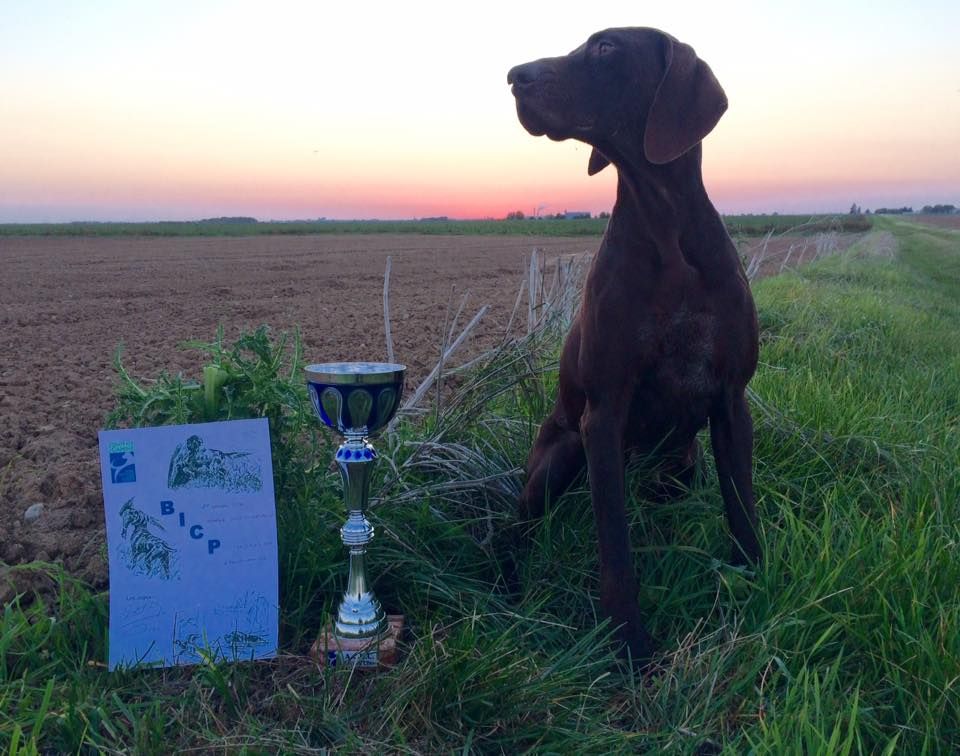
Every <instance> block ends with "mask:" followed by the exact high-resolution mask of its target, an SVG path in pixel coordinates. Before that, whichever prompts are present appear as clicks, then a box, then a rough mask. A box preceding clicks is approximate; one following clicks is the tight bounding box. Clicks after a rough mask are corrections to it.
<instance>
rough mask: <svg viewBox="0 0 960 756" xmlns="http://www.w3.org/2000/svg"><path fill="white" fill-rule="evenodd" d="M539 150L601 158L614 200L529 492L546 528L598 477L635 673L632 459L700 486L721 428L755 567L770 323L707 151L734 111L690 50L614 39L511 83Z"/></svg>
mask: <svg viewBox="0 0 960 756" xmlns="http://www.w3.org/2000/svg"><path fill="white" fill-rule="evenodd" d="M507 82H508V84H511V85H512V87H513V90H512V91H513V94H514V96H515V97H516V104H517V115H518V117H519V119H520V123H521V124H522V125H523V126H524V128H525V129H526V130H527V131H528V132H530V133H531V134H533V135H534V136H542V135H544V134H545V135H546V136H548V137H549V138H550V139H553V140H556V141H560V140H564V139H578V140H580V141H582V142H585V143H586V144H588V145H590V146H592V147H593V150H592V152H591V154H590V162H589V166H588V169H587V172H588V173H589V174H590V175H593V174H595V173H597V172H598V171H600V170H602V169H603V168H604V167H606V166H607V165H609V164H611V163H612V164H613V165H614V166H615V167H616V169H617V173H618V183H617V198H616V204H615V206H614V209H613V213H612V215H611V217H610V221H609V224H608V225H607V230H606V233H605V234H604V237H603V241H602V242H601V244H600V250H599V251H598V252H597V255H596V257H595V258H594V261H593V264H592V266H591V269H590V272H589V274H588V276H587V279H586V283H585V286H584V292H583V302H582V305H581V308H580V311H579V315H578V317H577V319H576V321H575V322H574V324H573V326H572V327H571V329H570V333H569V334H568V336H567V338H566V342H565V343H564V347H563V352H562V355H561V358H560V386H559V396H558V398H557V402H556V407H555V408H554V410H553V412H552V414H551V415H550V416H549V417H548V418H547V420H546V421H545V422H544V424H543V426H542V427H541V428H540V432H539V435H538V437H537V440H536V443H535V445H534V447H533V450H532V451H531V453H530V458H529V460H528V462H527V482H526V486H525V488H524V490H523V493H522V494H521V501H520V504H521V507H522V509H523V510H524V513H525V514H526V516H528V517H530V518H536V517H539V516H541V515H542V514H543V511H544V505H545V500H546V499H547V498H552V497H556V496H557V495H559V494H560V493H562V492H563V491H564V490H565V489H566V488H567V487H568V486H569V485H570V483H571V482H572V481H573V480H574V478H575V477H576V476H577V474H578V473H579V472H580V471H581V470H582V469H583V467H584V465H585V464H586V466H587V468H588V475H589V481H590V492H591V496H592V500H593V510H594V516H595V518H596V524H597V537H598V539H599V552H600V603H601V608H602V610H603V611H604V613H605V614H606V615H607V616H609V617H610V618H611V619H612V621H613V623H614V625H615V626H616V627H617V628H618V633H619V636H620V638H621V639H622V641H623V642H624V643H625V644H626V648H627V649H629V652H630V654H631V655H632V657H633V659H634V660H635V661H643V660H647V659H649V657H650V654H651V651H652V643H651V639H650V636H649V634H648V632H647V630H646V628H645V627H644V623H643V622H642V620H641V617H640V609H639V605H638V603H637V580H636V575H635V574H634V568H633V559H632V554H631V549H630V538H629V533H628V528H627V516H626V509H625V504H624V455H625V453H626V452H627V451H630V450H637V451H639V452H640V453H643V454H656V455H657V457H659V458H660V459H661V460H662V461H661V466H660V474H661V475H662V476H663V477H664V478H665V479H669V480H672V481H676V482H679V483H680V484H683V485H687V484H688V483H689V482H690V480H691V479H692V477H693V474H694V472H695V469H696V466H697V460H698V458H699V455H700V448H699V445H698V442H697V432H698V431H699V430H700V429H702V428H703V427H704V426H706V425H707V423H708V421H709V425H710V439H711V445H712V447H713V454H714V457H715V460H716V466H717V473H718V477H719V482H720V489H721V492H722V494H723V500H724V503H725V507H726V514H727V518H728V520H729V523H730V529H731V531H732V534H733V538H734V548H733V561H734V562H735V563H737V564H745V563H757V562H759V560H760V557H761V553H760V544H759V542H758V539H757V524H756V512H755V509H754V499H753V487H752V486H753V483H752V472H751V463H752V454H753V423H752V420H751V418H750V410H749V407H748V405H747V402H746V399H745V396H744V392H745V389H746V386H747V382H748V381H749V380H750V378H751V376H752V375H753V373H754V370H755V369H756V364H757V350H758V345H757V315H756V309H755V307H754V303H753V298H752V296H751V294H750V288H749V285H748V283H747V279H746V276H745V275H744V272H743V267H742V265H741V263H740V258H739V257H738V255H737V250H736V248H735V247H734V245H733V242H732V241H731V240H730V237H729V235H728V234H727V231H726V228H725V227H724V224H723V220H722V219H721V218H720V216H719V214H718V213H717V211H716V209H714V207H713V205H712V204H711V202H710V199H709V198H708V197H707V193H706V191H705V190H704V187H703V179H702V176H701V170H700V161H701V145H700V142H701V140H702V139H703V138H704V137H705V136H706V135H707V134H709V133H710V131H711V130H712V129H713V128H714V126H715V125H716V124H717V121H719V119H720V116H721V115H723V113H724V111H725V110H726V108H727V99H726V95H725V94H724V92H723V89H721V87H720V84H719V83H718V82H717V80H716V78H715V77H714V75H713V72H712V71H711V70H710V68H709V66H708V65H707V64H706V63H704V62H703V61H702V60H700V59H699V58H698V57H697V55H696V53H695V52H694V51H693V49H692V48H691V47H690V46H688V45H685V44H683V43H681V42H679V41H677V40H676V39H674V38H673V37H671V36H670V35H669V34H665V33H664V32H662V31H658V30H656V29H649V28H627V29H608V30H606V31H601V32H598V33H596V34H594V35H592V36H591V37H590V38H589V39H588V40H587V41H586V43H585V44H583V45H581V46H580V47H578V48H577V49H576V50H574V51H573V52H571V53H570V54H569V55H565V56H562V57H558V58H543V59H540V60H536V61H533V62H531V63H525V64H523V65H519V66H516V67H515V68H513V69H511V71H510V72H509V74H508V75H507Z"/></svg>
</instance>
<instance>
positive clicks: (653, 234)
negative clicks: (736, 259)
mask: <svg viewBox="0 0 960 756" xmlns="http://www.w3.org/2000/svg"><path fill="white" fill-rule="evenodd" d="M610 153H613V154H608V157H610V159H611V162H612V163H613V165H614V166H615V167H616V169H617V175H618V178H617V200H616V204H615V205H614V208H613V213H612V214H611V216H610V223H609V225H608V227H607V234H606V237H607V244H608V245H615V246H616V247H623V248H627V249H633V248H635V247H637V246H642V247H644V248H652V249H655V250H656V252H657V260H655V261H653V262H654V263H655V264H656V265H657V267H660V268H676V267H683V266H689V267H693V268H697V269H700V268H701V267H702V265H703V263H704V259H703V252H704V250H702V248H701V245H699V244H698V243H697V239H696V238H688V237H687V235H688V234H690V233H693V234H694V235H696V230H697V229H703V228H704V226H705V225H714V224H715V223H717V222H720V223H722V221H720V220H719V215H718V214H717V211H716V209H715V208H714V207H713V204H712V203H711V202H710V198H709V197H708V196H707V193H706V190H705V189H704V187H703V176H702V173H701V167H700V165H701V154H702V150H701V146H700V145H696V146H695V147H693V148H692V149H691V150H689V151H688V152H687V153H686V154H684V155H682V156H681V157H679V158H677V159H676V160H673V161H671V162H670V163H666V164H664V165H654V164H653V163H651V162H649V161H648V160H646V158H643V157H633V159H630V158H625V157H622V156H619V155H617V154H616V153H615V152H614V151H613V150H610ZM604 154H607V152H606V151H604ZM691 230H692V231H691ZM644 241H646V242H652V243H653V244H652V247H651V245H650V244H644V243H643V242H644Z"/></svg>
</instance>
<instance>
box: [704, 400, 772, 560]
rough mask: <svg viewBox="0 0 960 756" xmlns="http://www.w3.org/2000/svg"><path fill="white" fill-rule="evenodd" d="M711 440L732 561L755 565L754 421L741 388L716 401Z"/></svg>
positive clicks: (757, 548) (757, 549) (757, 545)
mask: <svg viewBox="0 0 960 756" xmlns="http://www.w3.org/2000/svg"><path fill="white" fill-rule="evenodd" d="M710 441H711V443H712V444H713V456H714V458H715V459H716V461H717V477H718V478H719V479H720V492H721V493H722V494H723V503H724V505H725V506H726V510H727V520H728V521H729V522H730V530H731V532H732V533H733V538H734V545H733V563H734V564H747V563H750V564H757V563H759V561H760V558H761V553H760V541H759V539H758V538H757V512H756V508H755V507H754V503H753V471H752V469H751V465H752V460H753V420H752V418H751V417H750V408H749V406H748V405H747V399H746V397H745V396H744V393H743V391H739V392H735V393H732V394H728V395H727V396H725V397H724V398H723V399H721V401H720V402H718V404H717V407H716V408H715V410H714V411H713V413H712V414H711V415H710Z"/></svg>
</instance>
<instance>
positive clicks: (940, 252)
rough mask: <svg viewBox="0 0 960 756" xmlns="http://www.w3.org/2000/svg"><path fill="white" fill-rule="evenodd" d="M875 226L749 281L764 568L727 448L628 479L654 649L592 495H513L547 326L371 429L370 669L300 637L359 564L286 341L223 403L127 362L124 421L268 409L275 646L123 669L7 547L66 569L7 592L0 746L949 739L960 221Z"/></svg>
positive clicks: (78, 608)
mask: <svg viewBox="0 0 960 756" xmlns="http://www.w3.org/2000/svg"><path fill="white" fill-rule="evenodd" d="M878 227H879V229H880V230H891V231H892V232H893V233H894V234H895V235H896V238H897V240H898V242H899V245H900V250H899V255H898V256H897V257H896V258H895V259H881V258H878V257H871V256H870V254H869V253H868V251H867V250H868V249H869V248H868V246H867V245H866V244H864V245H863V246H861V247H854V248H851V249H850V250H848V251H847V252H845V253H844V254H843V255H842V256H838V257H834V258H829V259H821V260H819V261H817V262H816V263H814V264H813V265H809V266H806V267H804V268H802V269H800V270H799V271H796V272H791V273H787V274H785V275H782V276H779V277H777V278H773V279H768V280H766V281H762V282H760V283H759V284H757V286H756V297H757V303H758V307H759V311H760V318H761V325H762V353H761V366H760V368H759V370H758V373H757V376H756V378H755V379H754V381H753V383H752V384H751V385H752V394H753V395H752V402H753V411H754V419H755V424H756V449H755V470H756V472H755V477H756V490H757V494H758V506H759V510H760V512H761V517H762V529H763V539H764V543H765V548H766V560H765V563H764V565H763V567H762V568H761V569H760V570H758V571H757V572H756V573H755V574H754V573H750V572H745V571H742V570H738V569H735V568H732V567H730V566H728V565H726V563H725V562H724V559H725V557H726V555H727V554H728V553H729V542H728V536H727V532H726V526H725V523H724V518H723V514H722V502H721V500H720V496H719V492H718V490H717V486H716V484H715V482H714V479H713V470H712V463H711V469H710V470H709V472H710V475H709V476H708V479H707V481H706V482H705V483H703V484H701V485H699V486H698V487H696V488H695V489H693V490H692V491H691V492H690V493H689V495H688V496H686V497H685V498H684V499H683V500H681V501H679V502H675V503H672V504H664V505H653V504H649V503H646V502H643V501H641V500H639V499H638V498H637V497H636V496H633V497H632V498H631V500H630V502H629V512H630V517H631V528H632V535H633V543H634V549H635V558H636V562H637V569H638V573H639V575H640V584H641V589H640V601H641V604H642V606H643V608H644V611H645V613H646V615H647V617H648V618H649V624H650V627H651V630H652V632H653V634H654V636H655V637H656V638H657V641H658V644H659V649H660V656H659V657H658V658H657V659H656V664H655V670H654V673H653V674H651V675H649V676H647V677H640V676H638V675H636V674H634V673H633V672H632V671H631V669H630V668H629V667H627V666H625V665H623V664H621V663H620V662H619V661H618V659H617V656H616V654H615V653H614V651H613V650H612V649H611V647H610V646H609V644H608V640H609V630H610V628H609V627H608V626H607V625H606V624H605V623H604V622H603V620H602V619H601V618H599V617H598V607H597V587H598V586H597V576H596V553H595V536H594V527H593V523H592V515H591V509H590V503H589V498H588V496H587V495H586V493H585V492H584V491H583V490H582V489H581V490H576V491H573V492H571V493H570V494H568V495H567V496H564V497H563V498H562V499H560V500H559V501H558V502H556V503H555V504H554V506H553V507H551V509H550V510H549V512H548V513H547V516H546V517H545V519H544V521H543V522H541V523H539V524H537V525H535V526H533V527H532V528H531V527H530V524H528V523H522V522H518V521H517V519H516V517H515V514H514V512H513V503H514V499H515V496H516V493H517V490H518V486H519V484H520V476H519V474H518V473H517V468H518V467H519V466H520V465H522V462H523V458H524V456H525V454H526V451H527V449H528V448H529V444H530V440H531V437H532V434H533V433H534V431H535V429H536V424H537V422H539V418H540V417H542V415H543V413H544V412H545V411H546V408H547V406H548V404H549V401H550V396H551V394H552V392H553V390H554V387H555V374H554V373H553V372H552V370H551V369H549V367H548V368H547V369H545V370H541V369H539V368H538V367H537V366H540V365H549V361H550V357H551V355H552V354H554V353H555V349H556V333H547V334H544V335H541V336H538V337H536V338H533V339H530V340H525V341H523V342H522V343H513V344H507V345H505V346H504V347H503V348H502V349H501V350H499V351H498V352H497V353H496V354H495V355H493V356H492V357H491V359H490V360H489V361H488V362H487V363H486V364H484V365H481V366H480V367H478V368H477V370H476V371H475V372H474V373H472V374H471V375H469V376H467V377H466V378H465V379H464V381H463V385H461V386H460V387H459V388H458V389H457V391H456V393H455V394H454V395H453V396H452V397H451V398H450V400H449V401H447V402H445V403H444V404H443V405H442V406H440V407H437V408H435V409H434V410H433V411H431V412H430V413H429V414H428V415H426V416H423V417H421V418H420V419H419V420H418V421H416V422H414V421H413V420H412V419H411V420H408V421H406V422H404V423H402V424H401V425H400V427H399V428H398V431H397V433H395V434H393V435H391V436H389V437H387V438H384V439H382V440H381V441H380V442H379V443H378V449H380V450H381V452H382V456H383V458H384V462H383V463H382V464H381V466H380V470H379V477H378V479H377V481H375V484H374V489H375V491H377V493H378V495H379V496H380V497H382V502H381V503H379V504H378V505H377V506H375V507H374V508H373V510H372V515H371V516H372V518H373V519H374V522H375V525H376V526H377V527H378V536H377V539H376V540H375V541H374V544H373V547H372V549H371V559H370V561H371V565H370V570H371V573H372V575H374V576H375V577H376V583H375V588H376V590H377V592H378V595H379V596H380V598H381V600H382V602H383V603H384V604H385V605H386V607H387V608H388V610H390V611H402V612H403V613H405V615H406V617H407V623H408V625H409V627H410V635H409V637H408V639H407V642H406V644H405V655H404V657H403V659H402V661H401V662H400V664H399V666H398V667H396V668H395V669H394V670H392V671H390V672H387V673H383V674H380V675H378V676H364V675H361V674H356V673H352V672H351V671H350V670H348V669H339V670H334V671H329V670H327V671H321V670H318V669H316V668H315V667H313V666H312V664H310V663H309V661H308V660H306V659H305V658H304V656H303V654H304V652H305V650H306V648H307V647H308V646H309V643H310V641H311V640H312V638H313V637H314V636H315V634H316V632H317V629H318V627H319V626H320V623H321V622H322V620H323V618H324V617H325V616H328V615H329V612H330V610H331V608H332V607H333V605H334V602H335V601H336V600H337V598H338V591H339V590H340V589H341V588H340V586H341V584H342V581H343V579H344V564H345V563H344V558H343V554H342V547H341V546H340V544H339V540H338V538H337V532H336V529H337V527H338V526H339V524H340V523H341V521H342V519H343V512H342V511H341V510H342V507H341V505H340V500H339V493H338V490H337V481H336V479H335V478H334V477H333V475H332V474H331V473H330V471H329V470H328V469H327V467H326V464H325V462H323V460H325V459H327V456H328V455H329V454H330V451H331V448H330V446H329V441H328V440H327V439H326V436H325V435H324V434H319V433H318V432H317V431H316V430H315V428H314V427H313V425H312V424H311V423H309V422H308V421H307V418H308V417H309V414H308V411H307V410H305V409H304V407H303V406H302V404H301V402H302V398H303V397H302V394H301V393H299V392H300V388H299V378H298V376H297V375H296V370H295V367H296V366H295V364H294V363H296V361H297V355H296V350H293V351H291V350H290V349H289V347H287V348H280V347H279V346H278V345H276V342H274V343H273V345H271V343H270V342H269V341H267V340H265V339H266V338H267V336H266V334H265V333H264V334H261V335H260V336H257V335H256V334H255V335H253V336H252V337H248V339H252V340H250V341H248V342H246V343H243V344H241V345H239V346H238V347H237V348H234V349H231V348H227V347H225V346H224V345H223V344H221V343H219V342H217V341H215V342H214V343H213V344H212V345H208V346H207V354H208V355H209V359H210V363H211V365H213V366H216V367H217V368H218V370H217V371H215V370H209V371H208V372H207V375H209V376H211V378H210V380H214V378H215V380H216V385H217V387H219V388H220V389H222V391H223V394H222V396H221V398H220V399H219V400H214V401H211V400H210V392H206V391H204V390H203V386H202V382H200V381H197V382H190V381H185V380H183V379H178V378H177V377H170V376H167V377H165V378H163V379H162V380H160V381H157V382H155V383H152V382H151V383H142V382H137V381H132V383H125V384H124V385H125V389H124V392H123V393H122V395H121V400H120V404H119V406H118V412H117V414H116V415H115V419H117V420H119V421H126V422H135V421H136V418H137V417H138V416H139V413H140V412H141V411H142V412H143V413H144V418H147V417H149V418H150V421H151V422H157V421H163V418H164V417H168V416H169V414H164V413H172V414H176V413H185V414H183V415H182V416H180V415H178V416H179V417H186V418H194V417H195V418H198V419H200V418H205V419H211V418H213V417H239V416H244V415H246V414H250V413H256V412H265V413H267V414H270V413H271V412H273V413H274V414H275V415H276V413H278V412H279V413H280V415H281V416H282V418H283V422H282V423H280V425H281V426H282V427H281V428H280V430H281V432H280V433H279V434H277V435H275V437H274V445H275V455H279V457H280V458H281V459H282V460H283V467H282V470H283V475H282V476H281V479H280V480H279V483H278V486H277V491H278V515H279V519H280V550H281V601H282V611H281V614H282V625H281V642H282V646H283V647H282V649H281V651H282V655H281V658H280V659H278V660H276V661H273V662H263V663H256V664H240V665H222V664H217V663H212V662H211V663H208V664H203V665H199V666H197V667H193V668H188V669H178V670H166V671H156V670H155V671H147V670H145V671H125V672H120V673H114V674H108V673H107V672H106V671H105V670H104V669H103V668H102V662H103V660H104V659H105V658H106V632H107V628H106V622H107V596H106V594H103V593H97V592H94V591H92V590H91V589H90V588H89V587H87V586H85V585H82V584H80V583H78V582H77V581H75V580H73V579H71V578H69V577H67V576H65V575H63V574H62V573H61V572H59V571H58V570H57V569H56V568H54V567H51V566H44V565H30V566H25V567H21V568H17V569H18V570H19V571H20V572H21V574H24V573H30V574H33V575H34V576H35V577H36V576H40V575H48V576H49V577H48V578H44V579H45V580H48V581H50V585H49V586H48V588H47V589H46V590H44V591H43V592H42V596H44V598H43V599H42V600H40V601H34V602H32V603H28V602H27V601H26V600H22V601H18V602H13V603H11V604H9V605H7V606H6V607H5V609H4V612H3V616H2V626H0V748H5V749H7V750H13V751H17V750H18V749H22V751H21V752H24V753H31V752H34V750H33V749H41V750H47V751H57V752H61V751H62V752H75V751H78V750H82V749H89V750H120V751H136V752H143V753H165V752H170V751H172V750H177V749H186V748H193V749H201V750H214V751H230V752H234V751H238V752H239V751H244V750H247V751H251V752H258V753H259V752H276V751H283V752H304V753H307V752H310V753H312V752H317V751H320V750H322V749H324V748H330V749H339V750H342V751H345V752H354V751H364V752H366V751H370V752H403V753H406V752H411V753H413V752H415V753H438V752H440V753H449V752H454V751H456V752H466V753H470V752H479V753H500V752H504V753H514V752H521V751H525V750H533V751H536V752H546V753H578V754H579V753H598V754H599V753H604V754H605V753H622V752H634V751H652V752H661V751H666V752H678V753H696V752H705V751H698V749H707V752H709V749H711V748H712V749H714V750H716V749H722V750H725V751H726V752H728V753H749V752H753V753H776V754H780V753H798V754H800V753H802V754H810V753H831V754H832V753H885V752H893V751H896V752H902V753H947V752H956V751H957V750H958V748H960V691H958V686H960V633H958V627H960V591H958V585H960V554H958V546H957V544H958V543H960V511H958V502H960V433H958V427H957V426H958V422H960V399H958V397H960V234H957V233H949V232H942V231H938V230H927V229H920V228H917V227H913V226H910V225H908V224H901V223H898V222H897V221H894V220H888V219H882V220H880V221H878ZM293 341H294V343H295V342H296V339H294V340H293ZM531 366H533V369H531ZM218 371H222V372H218ZM135 389H139V390H140V391H141V392H143V394H142V395H141V394H138V392H137V390H135ZM144 405H146V409H144ZM154 411H156V412H157V413H161V414H158V415H153V414H151V413H153V412H154ZM325 455H327V456H325ZM318 461H319V464H314V463H316V462H318ZM642 475H643V471H642V470H641V469H639V468H636V469H631V470H630V472H629V480H628V483H629V486H628V487H629V490H631V491H638V490H640V488H641V487H640V485H639V483H640V480H641V478H642ZM528 530H529V533H530V541H529V543H528V544H526V545H521V544H522V543H523V539H521V538H518V534H520V533H523V532H526V531H528ZM511 575H515V576H516V579H515V581H512V580H511V579H510V576H511ZM37 579H40V578H37Z"/></svg>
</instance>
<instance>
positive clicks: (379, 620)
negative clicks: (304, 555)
mask: <svg viewBox="0 0 960 756" xmlns="http://www.w3.org/2000/svg"><path fill="white" fill-rule="evenodd" d="M336 460H337V467H338V468H339V469H340V477H341V479H342V481H343V496H344V500H345V502H346V505H347V521H346V522H345V523H344V525H343V527H342V528H340V538H341V540H342V541H343V545H344V546H346V547H347V548H348V549H349V550H350V574H349V577H348V578H347V589H346V591H345V592H344V594H343V598H342V599H341V601H340V607H339V609H338V610H337V619H336V622H335V623H334V629H335V635H336V636H337V637H339V638H377V637H379V636H380V635H381V634H382V633H383V631H384V630H385V628H386V615H385V614H384V611H383V608H382V607H381V606H380V602H379V601H377V598H376V596H374V595H373V591H371V590H370V589H369V587H368V586H367V576H366V569H365V564H364V556H365V555H366V552H367V544H368V543H370V541H371V540H373V535H374V533H373V526H372V525H371V524H370V521H369V520H367V518H366V515H364V509H365V508H366V505H367V497H368V494H369V490H370V476H371V473H372V472H373V466H374V465H375V464H376V461H377V453H376V451H375V450H374V448H373V446H371V445H370V444H369V443H368V442H367V440H366V439H365V438H362V437H358V436H354V435H352V434H351V435H349V436H348V437H347V440H346V441H345V442H344V443H342V444H340V447H339V448H338V449H337V456H336Z"/></svg>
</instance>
